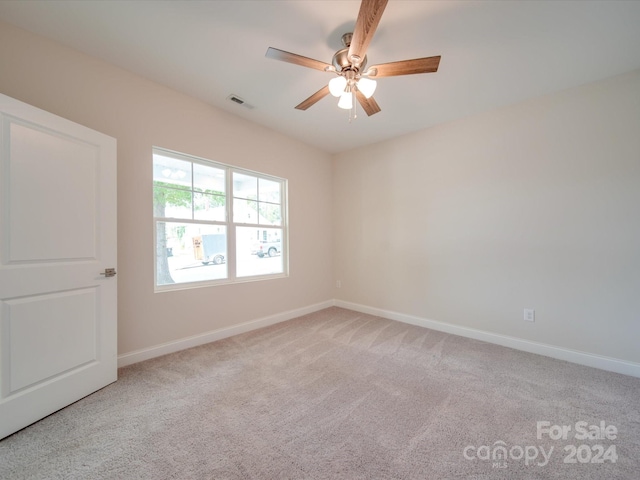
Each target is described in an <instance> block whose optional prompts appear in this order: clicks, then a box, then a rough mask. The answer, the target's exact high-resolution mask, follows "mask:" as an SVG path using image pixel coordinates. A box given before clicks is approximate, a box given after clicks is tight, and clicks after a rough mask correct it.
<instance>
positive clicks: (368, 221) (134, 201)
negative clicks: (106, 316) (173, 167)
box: [0, 23, 640, 362]
mask: <svg viewBox="0 0 640 480" xmlns="http://www.w3.org/2000/svg"><path fill="white" fill-rule="evenodd" d="M0 68H1V73H0V92H1V93H4V94H6V95H9V96H12V97H15V98H17V99H19V100H22V101H25V102H27V103H30V104H32V105H35V106H37V107H40V108H43V109H45V110H48V111H51V112H53V113H56V114H58V115H61V116H63V117H66V118H69V119H71V120H73V121H76V122H78V123H81V124H84V125H87V126H89V127H91V128H94V129H96V130H99V131H102V132H104V133H106V134H108V135H111V136H113V137H115V138H116V139H117V140H118V169H119V171H118V188H119V191H118V201H119V207H118V215H119V232H118V239H119V256H118V259H119V260H118V263H119V265H118V269H119V274H118V280H119V353H120V354H125V353H128V352H132V351H135V350H139V349H144V348H147V347H153V346H156V345H159V344H161V343H163V342H170V341H174V340H180V339H182V338H185V337H188V336H191V335H198V334H201V333H204V332H209V331H212V330H216V329H220V328H226V327H230V326H234V325H239V324H241V323H242V322H246V321H250V320H254V319H257V318H261V317H265V316H268V315H272V314H278V313H280V312H284V311H288V310H292V309H297V308H302V307H306V306H308V305H313V304H316V303H319V302H324V301H327V300H329V299H331V298H337V299H339V300H343V301H347V302H353V303H355V304H361V305H365V306H370V307H374V308H379V309H383V310H387V311H393V312H401V313H403V314H407V315H413V316H416V317H419V318H424V319H431V320H436V321H440V322H446V323H447V324H450V325H459V326H462V327H470V328H475V329H478V330H482V331H486V332H494V333H498V334H503V335H509V336H512V337H515V338H519V339H524V340H530V341H535V342H540V343H543V344H549V345H555V346H558V347H561V348H566V349H572V350H578V351H583V352H588V353H592V354H599V355H604V356H608V357H613V358H618V359H623V360H627V361H630V362H640V349H638V348H637V343H638V338H640V313H639V312H640V308H639V307H638V300H637V298H638V292H640V247H639V245H640V214H638V210H639V205H640V135H639V133H638V132H640V72H636V73H634V74H629V75H625V76H621V77H617V78H613V79H609V80H605V81H602V82H598V83H595V84H591V85H587V86H584V87H580V88H575V89H571V90H568V91H565V92H562V93H559V94H556V95H552V96H549V97H546V98H542V99H538V100H536V101H531V102H527V103H523V104H519V105H516V106H513V107H509V108H505V109H502V110H499V111H494V112H491V113H487V114H484V115H480V116H475V117H472V118H468V119H464V120H460V121H458V122H455V123H450V124H447V125H442V126H439V127H435V128H431V129H428V130H424V131H421V132H418V133H415V134H412V135H408V136H405V137H402V138H398V139H395V140H391V141H387V142H384V143H381V144H379V145H374V146H370V147H367V148H362V149H358V150H357V151H353V152H348V153H345V154H340V155H337V156H335V157H334V160H333V165H332V163H331V157H330V156H329V155H327V154H324V153H322V152H319V151H317V150H315V149H313V148H311V147H308V146H305V145H303V144H301V143H299V142H297V141H294V140H291V139H289V138H287V137H284V136H282V135H280V134H277V133H275V132H273V131H270V130H268V129H266V128H263V127H260V126H257V125H254V124H251V123H249V122H246V121H244V120H241V119H239V118H237V117H234V116H232V115H228V114H226V113H224V112H222V111H220V110H216V109H215V108H213V107H211V106H208V105H206V104H203V103H201V102H198V101H196V100H194V99H192V98H190V97H188V96H185V95H182V94H179V93H177V92H175V91H172V90H170V89H168V88H165V87H162V86H160V85H158V84H155V83H152V82H149V81H146V80H144V79H142V78H140V77H137V76H135V75H132V74H130V73H127V72H125V71H123V70H120V69H117V68H115V67H113V66H110V65H108V64H106V63H103V62H100V61H98V60H95V59H92V58H90V57H87V56H84V55H81V54H79V53H77V52H74V51H72V50H69V49H66V48H64V47H61V46H59V45H56V44H54V43H51V42H49V41H47V40H44V39H42V38H40V37H37V36H34V35H31V34H29V33H27V32H25V31H22V30H19V29H15V28H13V27H10V26H8V25H6V24H3V23H0ZM153 145H157V146H161V147H165V148H169V149H173V150H177V151H181V152H185V153H189V154H194V155H198V156H202V157H206V158H211V159H213V160H217V161H221V162H224V163H231V164H235V165H239V166H242V167H246V168H250V169H255V170H258V171H261V172H265V173H269V174H273V175H277V176H282V177H285V178H288V179H289V198H290V224H291V231H290V238H291V257H290V264H291V277H290V278H288V279H282V280H275V281H269V282H254V283H246V284H241V285H230V286H221V287H213V288H200V289H191V290H183V291H176V292H169V293H162V294H154V293H153V252H152V221H151V215H152V206H151V147H152V146H153ZM332 190H333V192H332ZM332 199H333V202H332ZM332 216H333V219H332ZM331 258H333V268H332V264H331V260H330V259H331ZM335 280H341V281H342V288H340V289H332V286H333V284H334V282H335ZM525 307H530V308H535V310H536V322H535V323H525V322H524V321H523V320H522V310H523V308H525Z"/></svg>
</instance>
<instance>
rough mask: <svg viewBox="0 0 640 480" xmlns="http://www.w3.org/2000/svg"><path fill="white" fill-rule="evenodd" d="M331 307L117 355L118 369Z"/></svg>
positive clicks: (312, 307)
mask: <svg viewBox="0 0 640 480" xmlns="http://www.w3.org/2000/svg"><path fill="white" fill-rule="evenodd" d="M333 305H334V301H333V300H328V301H326V302H322V303H316V304H315V305H309V306H307V307H302V308H296V309H295V310H289V311H287V312H282V313H277V314H275V315H270V316H268V317H263V318H258V319H256V320H251V321H249V322H245V323H241V324H240V325H234V326H232V327H226V328H219V329H217V330H212V331H210V332H205V333H201V334H199V335H194V336H192V337H187V338H181V339H180V340H175V341H172V342H167V343H162V344H160V345H156V346H153V347H149V348H144V349H141V350H136V351H133V352H129V353H125V354H122V355H118V368H120V367H126V366H127V365H132V364H134V363H138V362H142V361H144V360H150V359H152V358H155V357H159V356H161V355H166V354H168V353H173V352H178V351H180V350H185V349H187V348H191V347H197V346H199V345H204V344H205V343H210V342H215V341H216V340H222V339H223V338H228V337H232V336H234V335H238V334H240V333H245V332H249V331H251V330H256V329H258V328H263V327H268V326H269V325H274V324H276V323H280V322H284V321H286V320H291V319H292V318H296V317H300V316H302V315H307V314H309V313H313V312H317V311H318V310H322V309H325V308H328V307H331V306H333Z"/></svg>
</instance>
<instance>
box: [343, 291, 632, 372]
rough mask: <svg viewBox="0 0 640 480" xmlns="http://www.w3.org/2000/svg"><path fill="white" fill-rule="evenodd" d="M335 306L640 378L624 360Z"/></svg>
mask: <svg viewBox="0 0 640 480" xmlns="http://www.w3.org/2000/svg"><path fill="white" fill-rule="evenodd" d="M334 305H335V306H336V307H342V308H346V309H349V310H354V311H356V312H361V313H368V314H370V315H376V316H378V317H383V318H387V319H389V320H396V321H399V322H403V323H409V324H411V325H417V326H419V327H425V328H430V329H432V330H438V331H440V332H445V333H451V334H453V335H459V336H461V337H467V338H473V339H475V340H482V341H483V342H488V343H494V344H496V345H502V346H503V347H509V348H514V349H516V350H522V351H524V352H529V353H536V354H538V355H544V356H547V357H552V358H557V359H559V360H566V361H567V362H572V363H577V364H579V365H586V366H588V367H594V368H599V369H601V370H607V371H609V372H615V373H621V374H623V375H630V376H632V377H639V378H640V364H638V363H633V362H628V361H626V360H620V359H617V358H610V357H604V356H602V355H595V354H592V353H586V352H579V351H576V350H569V349H566V348H561V347H556V346H553V345H547V344H544V343H538V342H531V341H529V340H522V339H520V338H516V337H509V336H506V335H499V334H497V333H491V332H486V331H483V330H476V329H473V328H468V327H462V326H459V325H452V324H450V323H444V322H438V321H435V320H428V319H426V318H420V317H415V316H413V315H405V314H403V313H398V312H392V311H389V310H383V309H380V308H374V307H368V306H366V305H360V304H357V303H351V302H345V301H343V300H335V302H334Z"/></svg>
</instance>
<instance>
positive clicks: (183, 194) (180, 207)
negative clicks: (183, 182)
mask: <svg viewBox="0 0 640 480" xmlns="http://www.w3.org/2000/svg"><path fill="white" fill-rule="evenodd" d="M153 215H154V216H155V217H166V218H188V219H190V218H191V215H192V213H191V191H189V190H179V189H177V188H167V187H160V186H157V185H155V186H154V187H153Z"/></svg>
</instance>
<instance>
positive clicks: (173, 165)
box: [153, 153, 191, 189]
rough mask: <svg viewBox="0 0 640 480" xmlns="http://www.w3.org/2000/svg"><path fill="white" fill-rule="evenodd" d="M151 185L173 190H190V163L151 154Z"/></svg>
mask: <svg viewBox="0 0 640 480" xmlns="http://www.w3.org/2000/svg"><path fill="white" fill-rule="evenodd" d="M153 183H154V185H159V186H172V187H173V188H188V189H190V188H191V162H185V161H184V160H177V159H175V158H171V157H165V156H163V155H159V154H157V153H154V154H153Z"/></svg>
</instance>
